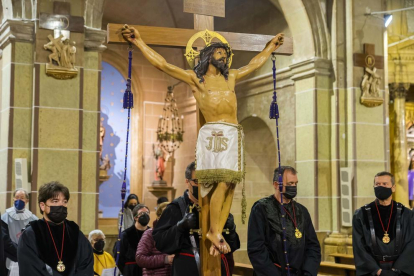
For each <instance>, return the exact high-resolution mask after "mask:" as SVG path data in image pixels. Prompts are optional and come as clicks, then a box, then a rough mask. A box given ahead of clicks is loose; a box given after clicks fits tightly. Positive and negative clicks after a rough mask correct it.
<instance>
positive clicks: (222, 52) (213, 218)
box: [122, 27, 284, 255]
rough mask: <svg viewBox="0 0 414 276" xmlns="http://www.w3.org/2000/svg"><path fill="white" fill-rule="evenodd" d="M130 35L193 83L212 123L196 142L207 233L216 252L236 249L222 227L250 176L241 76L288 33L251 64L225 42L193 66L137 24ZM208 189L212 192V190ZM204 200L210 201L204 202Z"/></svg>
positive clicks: (156, 61) (165, 67)
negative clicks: (154, 42) (152, 42)
mask: <svg viewBox="0 0 414 276" xmlns="http://www.w3.org/2000/svg"><path fill="white" fill-rule="evenodd" d="M122 35H123V36H124V38H125V39H126V40H127V41H129V42H131V43H133V44H134V45H136V46H137V47H138V48H139V49H140V50H141V52H142V53H143V55H144V57H145V58H146V59H147V60H148V61H149V62H150V63H151V64H152V65H154V66H155V67H156V68H158V69H159V70H161V71H163V72H164V73H166V74H168V75H170V76H171V77H173V78H176V79H178V80H181V81H183V82H185V83H187V84H188V85H189V86H190V87H191V90H192V92H193V95H194V97H195V99H196V101H197V105H198V107H199V108H200V111H201V113H202V115H203V116H204V118H205V120H206V124H205V125H204V126H203V127H202V128H201V129H200V131H199V134H198V139H197V146H196V172H195V174H196V178H197V179H198V183H199V186H201V187H200V188H201V189H200V194H201V196H202V197H203V202H204V200H205V199H206V198H209V199H210V202H209V203H208V204H209V205H210V210H209V218H208V219H209V224H210V228H209V230H208V232H207V235H206V237H207V238H208V239H209V240H210V241H211V242H212V246H211V248H210V254H211V255H217V254H218V253H219V252H221V253H224V254H226V253H228V252H230V246H229V245H228V244H227V242H226V241H225V240H224V238H223V236H222V231H223V227H224V224H225V222H226V220H227V217H228V215H229V212H230V208H231V204H232V201H233V195H234V190H235V186H236V184H237V183H239V182H241V181H242V179H243V178H244V170H245V168H244V157H243V155H244V150H243V131H242V128H241V126H240V125H239V124H238V121H237V99H236V94H235V91H234V89H235V85H236V82H237V81H239V80H241V79H243V78H245V77H246V76H247V75H249V74H250V73H252V72H253V71H255V70H257V69H258V68H260V67H261V66H262V65H263V64H264V63H265V62H266V60H267V59H268V58H269V57H270V55H271V54H272V52H274V51H275V50H276V49H277V48H279V47H280V46H281V45H282V44H283V38H284V35H283V34H278V35H276V36H275V37H274V38H273V39H272V40H271V41H270V42H269V43H268V44H267V45H266V47H265V48H264V49H263V51H262V52H260V53H259V54H258V55H256V56H255V57H254V58H253V59H252V60H251V61H250V63H249V64H248V65H246V66H244V67H242V68H240V69H229V58H230V57H231V55H232V52H231V49H230V47H229V45H228V44H225V43H211V44H210V45H208V46H206V47H205V48H204V49H203V50H201V51H200V56H199V63H198V64H197V65H196V66H195V67H194V69H193V70H183V69H181V68H179V67H177V66H174V65H172V64H169V63H167V62H166V60H165V59H164V58H163V57H162V56H161V55H159V54H158V53H157V52H155V51H154V50H153V49H151V48H150V47H149V46H148V45H146V44H145V42H144V41H143V40H142V38H141V36H140V34H139V32H138V31H137V30H136V29H135V28H132V27H126V28H125V29H124V30H123V31H122ZM207 195H208V196H207ZM203 206H204V203H203Z"/></svg>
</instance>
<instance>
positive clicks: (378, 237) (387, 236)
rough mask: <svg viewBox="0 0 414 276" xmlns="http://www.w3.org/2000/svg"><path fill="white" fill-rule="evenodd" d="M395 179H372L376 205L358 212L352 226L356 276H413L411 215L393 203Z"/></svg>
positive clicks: (386, 176)
mask: <svg viewBox="0 0 414 276" xmlns="http://www.w3.org/2000/svg"><path fill="white" fill-rule="evenodd" d="M395 189H396V186H395V182H394V176H393V175H392V174H390V173H389V172H380V173H378V174H377V175H376V176H375V178H374V192H375V197H376V199H375V201H373V202H371V203H369V204H367V205H365V206H363V207H361V208H360V209H358V210H357V211H356V212H355V214H354V218H353V222H352V243H353V250H354V259H355V266H356V274H357V276H362V275H367V276H368V275H369V276H372V275H381V276H389V275H395V276H397V275H401V276H406V275H410V276H412V275H414V213H413V212H412V211H411V210H409V209H407V208H405V207H404V206H403V205H402V204H401V203H398V202H395V201H393V200H392V194H393V193H394V192H395Z"/></svg>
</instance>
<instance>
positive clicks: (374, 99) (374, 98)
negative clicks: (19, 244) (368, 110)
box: [361, 67, 383, 107]
mask: <svg viewBox="0 0 414 276" xmlns="http://www.w3.org/2000/svg"><path fill="white" fill-rule="evenodd" d="M376 72H377V68H375V67H373V68H372V69H370V68H369V67H365V74H364V77H363V79H362V82H361V90H362V96H361V102H362V103H363V104H365V105H367V106H369V107H374V106H378V105H381V104H382V102H383V99H382V98H381V97H380V95H379V90H380V89H379V88H380V82H381V77H380V76H379V75H378V74H377V73H376Z"/></svg>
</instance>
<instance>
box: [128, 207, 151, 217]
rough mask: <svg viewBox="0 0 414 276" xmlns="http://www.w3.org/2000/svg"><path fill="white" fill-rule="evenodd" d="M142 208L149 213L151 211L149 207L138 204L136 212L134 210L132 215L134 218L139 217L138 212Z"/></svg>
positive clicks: (135, 208)
mask: <svg viewBox="0 0 414 276" xmlns="http://www.w3.org/2000/svg"><path fill="white" fill-rule="evenodd" d="M142 208H147V210H148V212H149V211H150V209H149V208H148V207H147V205H145V204H138V205H137V206H135V207H134V210H132V215H133V217H134V218H135V217H136V216H137V214H138V210H140V209H142Z"/></svg>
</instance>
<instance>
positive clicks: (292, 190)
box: [283, 186, 298, 199]
mask: <svg viewBox="0 0 414 276" xmlns="http://www.w3.org/2000/svg"><path fill="white" fill-rule="evenodd" d="M285 189H286V190H285V192H284V193H283V195H284V196H285V197H286V198H287V199H292V198H294V197H295V196H296V194H297V192H298V187H296V186H286V187H285Z"/></svg>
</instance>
